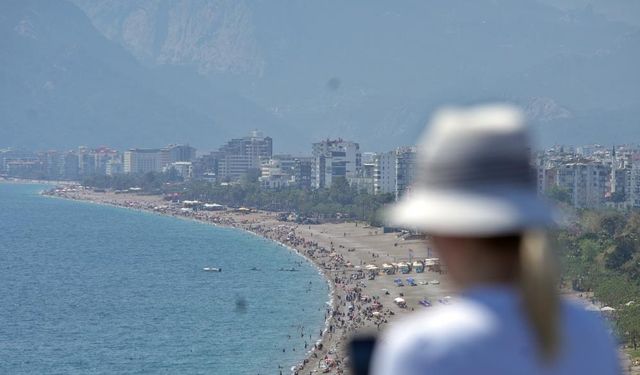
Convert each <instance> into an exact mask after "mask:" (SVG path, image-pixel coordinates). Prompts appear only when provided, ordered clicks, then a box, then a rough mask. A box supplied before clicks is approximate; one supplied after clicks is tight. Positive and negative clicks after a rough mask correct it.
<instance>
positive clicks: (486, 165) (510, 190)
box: [387, 104, 554, 236]
mask: <svg viewBox="0 0 640 375" xmlns="http://www.w3.org/2000/svg"><path fill="white" fill-rule="evenodd" d="M530 152H531V142H530V137H529V132H528V130H527V127H526V125H525V120H524V116H523V114H522V112H521V111H520V110H518V109H517V108H515V107H513V106H510V105H505V104H497V105H483V106H477V107H470V108H448V109H443V110H441V111H439V112H438V113H437V114H436V115H435V116H434V117H433V119H432V123H431V126H430V127H429V128H428V130H427V131H426V132H425V134H424V135H423V136H422V138H421V141H420V142H419V144H418V149H417V155H416V168H417V171H416V179H415V181H414V182H413V184H412V186H411V187H410V188H409V190H408V191H407V192H406V193H405V195H404V196H403V197H402V198H401V199H400V201H399V202H398V203H396V204H395V205H393V206H392V207H391V208H390V209H389V211H388V212H387V213H388V216H387V219H388V221H389V223H390V224H392V225H395V226H402V227H406V228H414V229H418V230H421V231H424V232H427V233H434V234H455V235H468V236H490V235H500V234H514V233H517V232H521V231H523V230H525V229H535V228H540V229H542V228H545V227H549V226H551V225H553V223H554V221H553V215H552V211H551V209H550V208H549V207H548V206H547V205H546V204H545V202H544V201H542V200H541V199H539V198H538V196H537V192H536V177H535V172H534V170H533V168H532V166H531V163H530Z"/></svg>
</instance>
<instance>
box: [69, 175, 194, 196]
mask: <svg viewBox="0 0 640 375" xmlns="http://www.w3.org/2000/svg"><path fill="white" fill-rule="evenodd" d="M181 181H182V178H180V177H179V176H178V175H177V172H176V171H175V169H170V170H169V171H167V172H166V173H158V172H149V173H145V174H116V175H112V176H106V175H94V176H89V177H86V178H84V179H83V180H82V185H83V186H88V187H93V188H98V189H114V190H126V189H129V188H132V187H139V188H141V189H142V191H144V192H145V193H157V194H159V193H165V192H167V191H166V190H167V184H168V183H169V184H170V183H176V182H181Z"/></svg>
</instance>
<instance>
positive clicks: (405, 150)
mask: <svg viewBox="0 0 640 375" xmlns="http://www.w3.org/2000/svg"><path fill="white" fill-rule="evenodd" d="M395 153H396V178H395V183H396V187H395V194H396V200H397V199H398V198H399V197H400V196H401V195H402V194H404V192H406V191H407V190H408V189H409V186H410V185H411V183H412V182H413V179H414V178H415V175H416V168H417V166H416V148H415V147H398V148H397V149H396V152H395Z"/></svg>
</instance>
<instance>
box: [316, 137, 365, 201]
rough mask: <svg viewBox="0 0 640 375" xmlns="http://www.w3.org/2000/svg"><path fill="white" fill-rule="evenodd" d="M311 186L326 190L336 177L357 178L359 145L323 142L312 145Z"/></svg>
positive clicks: (331, 141)
mask: <svg viewBox="0 0 640 375" xmlns="http://www.w3.org/2000/svg"><path fill="white" fill-rule="evenodd" d="M312 156H313V159H314V163H313V170H312V186H313V187H314V188H316V189H320V188H328V187H330V186H331V183H332V181H333V180H334V179H335V178H337V177H343V178H346V179H349V178H352V177H357V173H358V170H359V169H360V167H361V163H362V160H361V157H362V155H361V153H360V145H359V144H357V143H355V142H350V141H343V140H342V139H338V140H329V139H327V140H325V141H322V142H317V143H314V144H313V154H312Z"/></svg>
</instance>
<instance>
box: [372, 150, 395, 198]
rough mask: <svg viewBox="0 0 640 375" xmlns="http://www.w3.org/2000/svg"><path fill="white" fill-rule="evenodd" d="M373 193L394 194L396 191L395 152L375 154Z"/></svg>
mask: <svg viewBox="0 0 640 375" xmlns="http://www.w3.org/2000/svg"><path fill="white" fill-rule="evenodd" d="M373 164H374V167H373V192H374V194H395V191H396V152H395V151H389V152H383V153H379V154H376V155H375V157H374V159H373Z"/></svg>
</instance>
